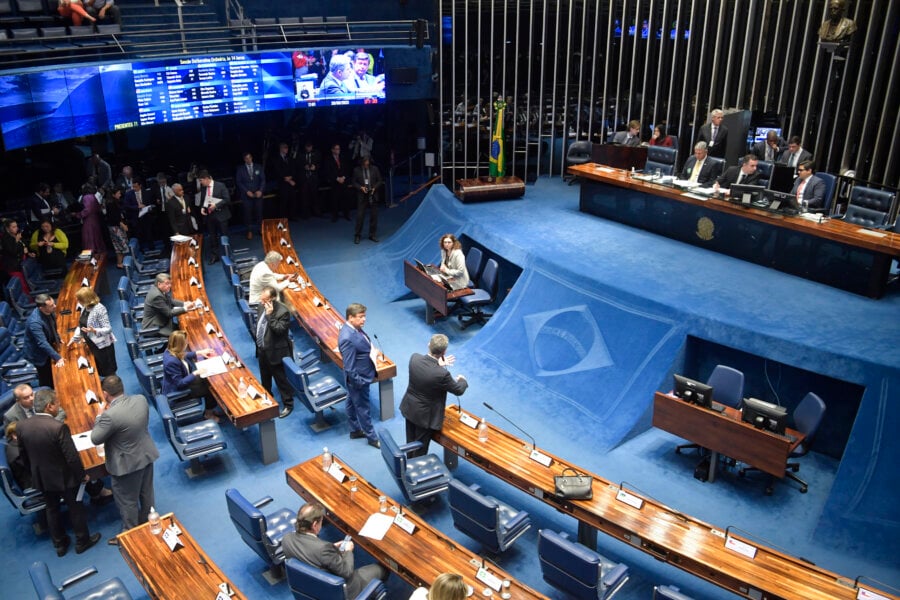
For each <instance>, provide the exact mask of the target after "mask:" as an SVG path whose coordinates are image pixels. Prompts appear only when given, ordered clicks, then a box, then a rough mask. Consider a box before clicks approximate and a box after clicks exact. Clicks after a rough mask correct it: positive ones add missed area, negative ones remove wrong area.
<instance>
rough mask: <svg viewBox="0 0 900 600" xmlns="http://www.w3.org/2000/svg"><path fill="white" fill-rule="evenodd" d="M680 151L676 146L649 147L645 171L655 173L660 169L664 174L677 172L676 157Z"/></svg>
mask: <svg viewBox="0 0 900 600" xmlns="http://www.w3.org/2000/svg"><path fill="white" fill-rule="evenodd" d="M677 155H678V151H677V150H675V148H667V147H665V146H648V147H647V164H645V165H644V173H654V172H655V171H656V169H659V171H660V173H662V174H663V175H671V174H672V173H674V172H675V157H676V156H677Z"/></svg>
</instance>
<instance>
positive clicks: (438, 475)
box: [378, 429, 450, 502]
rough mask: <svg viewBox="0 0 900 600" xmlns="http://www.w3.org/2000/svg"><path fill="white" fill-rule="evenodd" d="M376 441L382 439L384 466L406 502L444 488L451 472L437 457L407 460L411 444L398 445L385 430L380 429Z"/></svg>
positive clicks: (436, 492)
mask: <svg viewBox="0 0 900 600" xmlns="http://www.w3.org/2000/svg"><path fill="white" fill-rule="evenodd" d="M378 438H379V439H380V440H381V457H382V458H383V459H384V464H386V465H387V467H388V470H389V471H390V472H391V475H393V476H394V479H395V480H396V482H397V486H398V487H399V488H400V491H401V492H403V497H404V498H406V500H407V501H408V502H416V501H418V500H422V499H423V498H427V497H429V496H433V495H435V494H439V493H442V492H443V491H444V490H446V489H447V485H448V484H449V483H450V473H449V472H448V471H447V467H445V466H444V463H442V462H441V461H440V459H439V458H438V457H437V456H435V455H434V454H426V455H425V456H417V457H415V458H407V456H406V453H407V452H408V451H410V450H411V449H412V448H410V444H406V445H404V446H403V447H400V446H398V445H397V442H395V441H394V437H393V436H392V435H391V434H390V432H389V431H388V430H387V429H379V430H378ZM416 444H417V443H416Z"/></svg>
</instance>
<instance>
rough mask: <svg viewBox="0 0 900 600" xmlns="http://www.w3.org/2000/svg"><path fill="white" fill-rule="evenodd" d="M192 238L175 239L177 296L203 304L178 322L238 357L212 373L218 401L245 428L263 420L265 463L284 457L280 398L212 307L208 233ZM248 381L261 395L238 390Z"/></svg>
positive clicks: (202, 343) (196, 345) (200, 340)
mask: <svg viewBox="0 0 900 600" xmlns="http://www.w3.org/2000/svg"><path fill="white" fill-rule="evenodd" d="M192 240H193V241H192V242H182V243H176V244H173V247H172V263H171V268H170V269H171V275H172V296H173V297H174V298H177V299H178V300H199V301H200V302H201V303H202V304H203V307H204V308H203V309H198V310H191V311H188V312H186V313H184V314H181V315H179V316H178V325H179V327H180V328H181V329H183V330H184V331H185V332H186V333H187V337H188V347H189V348H190V349H192V350H196V349H200V348H211V349H212V350H214V351H215V353H216V355H218V356H222V354H223V353H225V352H227V353H228V354H229V355H230V356H231V357H232V358H234V359H235V361H231V362H230V363H229V364H228V365H227V366H228V369H227V370H226V371H225V372H224V373H221V374H218V375H211V376H209V377H208V378H207V381H208V382H209V389H210V391H211V392H212V394H213V396H214V397H215V398H216V402H217V403H218V404H219V406H220V407H221V408H222V410H223V411H224V413H225V416H226V418H227V419H228V420H229V421H231V423H232V424H233V425H234V426H235V427H237V428H239V429H244V428H247V427H251V426H253V425H259V441H260V447H261V453H262V461H263V464H270V463H272V462H275V461H276V460H278V440H277V437H276V433H275V421H274V419H275V418H276V417H278V413H279V410H280V409H279V407H278V403H277V402H275V401H274V399H273V398H272V397H271V396H269V395H268V392H267V391H266V390H265V389H264V388H263V387H262V385H261V384H260V383H259V380H257V379H256V376H255V375H254V374H253V372H252V371H250V369H248V368H247V367H246V365H244V364H243V361H241V359H240V357H239V356H238V354H237V352H235V350H234V348H233V347H232V345H231V343H229V341H228V338H227V337H225V334H224V332H223V331H222V326H221V325H220V324H219V321H218V320H217V319H216V315H215V313H214V312H212V311H211V310H209V298H207V296H206V288H205V287H204V286H203V269H202V268H201V267H200V265H201V264H202V263H203V261H202V260H201V258H202V257H201V252H200V248H201V244H202V238H201V237H200V236H195V237H194V238H192ZM242 377H243V378H244V381H245V382H246V383H247V385H248V386H250V387H253V388H254V389H255V390H257V391H258V392H260V395H258V396H256V397H250V395H246V396H245V397H241V395H240V394H239V393H238V385H239V383H240V379H241V378H242Z"/></svg>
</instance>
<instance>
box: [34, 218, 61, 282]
mask: <svg viewBox="0 0 900 600" xmlns="http://www.w3.org/2000/svg"><path fill="white" fill-rule="evenodd" d="M30 246H31V251H32V252H34V254H35V256H36V257H37V261H38V263H39V264H40V265H41V267H43V268H44V269H47V270H53V271H59V272H60V273H61V275H65V272H66V251H67V250H68V249H69V238H68V237H66V234H65V233H63V230H62V229H59V228H57V227H54V226H53V221H51V220H50V219H48V218H46V217H45V218H43V219H41V224H40V226H39V227H38V228H37V229H35V230H34V233H32V234H31V244H30Z"/></svg>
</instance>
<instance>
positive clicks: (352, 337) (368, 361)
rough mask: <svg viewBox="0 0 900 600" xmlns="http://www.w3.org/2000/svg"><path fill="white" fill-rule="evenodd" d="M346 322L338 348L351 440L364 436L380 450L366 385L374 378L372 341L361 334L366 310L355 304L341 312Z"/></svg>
mask: <svg viewBox="0 0 900 600" xmlns="http://www.w3.org/2000/svg"><path fill="white" fill-rule="evenodd" d="M344 315H345V317H346V318H347V322H346V323H344V326H343V327H341V332H340V333H339V334H338V348H339V349H340V351H341V358H342V359H343V361H344V376H345V377H346V379H347V392H348V396H347V420H348V421H349V422H350V437H351V438H352V439H357V438H362V437H365V438H367V439H368V440H369V445H370V446H373V447H375V448H380V447H381V443H380V442H379V441H378V436H376V435H375V428H374V427H372V417H371V415H370V414H369V413H370V411H371V404H370V402H369V386H370V385H372V382H373V381H375V379H377V377H378V374H377V373H376V372H375V362H374V358H373V356H372V354H373V352H372V342H370V341H369V336H367V335H366V332H365V331H363V329H362V328H363V325H365V324H366V307H365V306H363V305H362V304H358V303H356V302H354V303H353V304H351V305H350V306H348V307H347V310H346V312H345V313H344Z"/></svg>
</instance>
